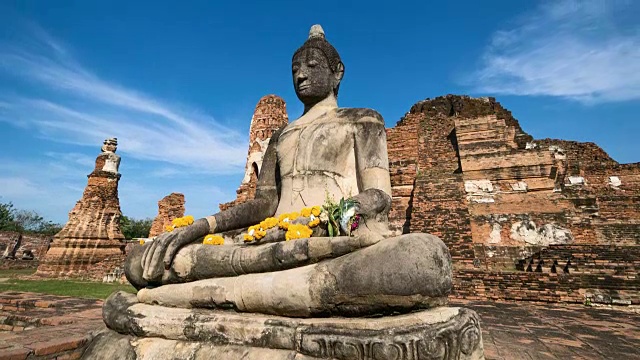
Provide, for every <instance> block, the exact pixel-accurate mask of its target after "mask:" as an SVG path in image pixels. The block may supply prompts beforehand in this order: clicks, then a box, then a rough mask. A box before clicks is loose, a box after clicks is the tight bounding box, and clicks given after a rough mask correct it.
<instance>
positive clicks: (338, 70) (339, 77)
mask: <svg viewBox="0 0 640 360" xmlns="http://www.w3.org/2000/svg"><path fill="white" fill-rule="evenodd" d="M333 76H335V77H336V80H338V82H340V81H341V80H342V77H343V76H344V64H343V63H342V61H341V62H339V63H338V65H336V68H335V70H334V72H333Z"/></svg>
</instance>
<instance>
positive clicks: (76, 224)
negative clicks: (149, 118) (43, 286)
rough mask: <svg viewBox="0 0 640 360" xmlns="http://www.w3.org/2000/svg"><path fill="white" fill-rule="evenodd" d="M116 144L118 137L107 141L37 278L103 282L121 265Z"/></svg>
mask: <svg viewBox="0 0 640 360" xmlns="http://www.w3.org/2000/svg"><path fill="white" fill-rule="evenodd" d="M117 144H118V143H117V140H116V139H115V138H112V139H107V140H105V141H104V145H103V146H102V153H101V154H100V155H98V157H97V158H96V167H95V169H94V170H93V172H92V173H91V174H89V175H88V178H89V181H88V184H87V187H86V188H85V190H84V193H83V194H82V199H80V201H78V202H77V203H76V206H75V207H74V208H73V209H72V210H71V212H69V221H68V222H67V224H66V225H65V226H64V228H63V229H62V230H61V231H60V232H59V233H57V234H56V235H55V236H54V239H53V242H52V243H51V247H50V248H49V251H48V252H47V254H46V256H45V257H44V259H43V260H42V262H41V263H40V266H38V271H37V272H36V274H37V275H40V276H45V277H77V278H91V279H93V278H96V279H101V278H102V276H103V275H104V274H105V273H107V272H109V271H111V270H113V268H115V267H118V266H121V265H122V262H123V260H124V245H125V244H124V235H123V234H122V232H121V231H120V217H121V216H122V212H121V211H120V201H119V200H118V181H119V180H120V174H119V173H118V167H119V165H120V156H118V155H116V154H115V151H116V148H117Z"/></svg>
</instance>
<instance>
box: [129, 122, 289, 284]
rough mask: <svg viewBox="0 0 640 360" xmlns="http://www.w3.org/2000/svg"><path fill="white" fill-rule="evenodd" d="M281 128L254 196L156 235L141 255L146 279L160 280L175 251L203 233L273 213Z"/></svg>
mask: <svg viewBox="0 0 640 360" xmlns="http://www.w3.org/2000/svg"><path fill="white" fill-rule="evenodd" d="M281 130H282V129H280V130H278V131H276V132H275V133H274V134H273V136H272V137H271V140H270V141H269V145H268V146H267V151H266V152H265V155H264V158H263V161H262V170H261V171H260V175H259V179H258V184H257V186H256V195H255V198H254V199H253V200H250V201H247V202H245V203H243V204H240V205H237V206H234V207H232V208H229V209H227V210H225V211H221V212H219V213H217V214H215V215H212V216H207V217H206V218H203V219H198V220H196V221H195V222H194V223H193V224H192V225H190V226H187V227H184V228H179V229H176V230H174V231H172V232H170V233H165V234H162V235H161V236H159V237H158V238H157V239H156V240H155V241H154V242H153V243H152V244H151V246H150V247H148V248H147V249H146V250H145V252H144V254H143V255H142V259H141V264H142V268H143V277H144V279H145V280H147V281H150V282H152V281H159V279H161V278H162V275H163V273H164V270H165V269H169V267H170V266H171V263H172V262H173V259H174V257H175V255H176V253H177V252H178V251H179V250H180V249H181V248H183V247H184V246H186V245H189V244H192V243H194V242H196V241H198V240H199V239H200V238H202V237H203V236H205V235H206V234H210V233H214V232H217V233H219V232H223V231H228V230H234V229H239V228H242V227H246V226H249V225H253V224H257V223H259V222H260V221H262V220H264V218H266V217H269V216H272V215H273V214H275V212H276V209H277V207H278V201H279V193H278V179H277V175H278V174H277V173H278V161H277V154H276V144H277V140H278V137H279V136H280V132H281Z"/></svg>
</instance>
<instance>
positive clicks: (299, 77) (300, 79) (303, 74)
mask: <svg viewBox="0 0 640 360" xmlns="http://www.w3.org/2000/svg"><path fill="white" fill-rule="evenodd" d="M305 80H307V73H306V72H304V71H299V72H298V73H297V74H296V81H297V82H298V84H301V83H302V82H303V81H305Z"/></svg>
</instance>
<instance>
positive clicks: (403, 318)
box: [84, 293, 484, 360]
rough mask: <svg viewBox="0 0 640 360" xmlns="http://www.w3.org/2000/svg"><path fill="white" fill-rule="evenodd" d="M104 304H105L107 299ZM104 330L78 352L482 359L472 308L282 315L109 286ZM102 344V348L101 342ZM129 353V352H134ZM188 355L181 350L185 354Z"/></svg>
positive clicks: (93, 357)
mask: <svg viewBox="0 0 640 360" xmlns="http://www.w3.org/2000/svg"><path fill="white" fill-rule="evenodd" d="M107 304H110V306H107ZM104 319H105V322H106V323H107V325H108V326H109V327H110V328H111V329H113V330H115V331H117V332H119V333H121V334H124V335H119V334H116V333H115V332H108V333H105V334H103V335H102V336H101V337H98V338H97V340H96V342H98V343H96V344H92V345H91V347H90V348H89V350H88V351H87V352H86V353H85V357H84V358H85V359H91V360H96V359H102V358H101V357H99V356H100V354H101V353H104V352H107V351H113V350H110V349H112V346H110V345H113V344H116V343H118V344H119V348H122V344H123V343H124V342H127V343H128V345H127V347H126V348H127V350H122V351H127V352H128V353H129V354H131V356H130V357H124V355H122V357H121V358H131V359H134V358H135V359H138V360H145V359H157V360H164V359H176V358H190V359H192V358H195V359H203V360H205V359H239V358H242V359H265V360H268V359H298V360H303V359H345V360H346V359H349V360H352V359H362V360H364V359H381V360H382V359H403V360H404V359H406V360H408V359H412V360H421V359H447V360H450V359H461V360H470V359H473V360H476V359H484V355H483V345H482V333H481V331H480V322H479V318H478V315H477V314H476V313H475V312H474V311H472V310H469V309H465V308H453V307H437V308H433V309H428V310H423V311H420V312H413V313H410V314H404V315H396V316H384V317H379V318H310V319H299V318H288V317H279V316H269V315H259V314H248V313H237V312H235V311H225V310H205V309H176V308H166V307H162V306H157V305H148V304H141V303H138V302H137V300H136V298H135V296H134V295H131V294H126V293H116V294H114V295H112V296H111V297H110V298H109V299H107V303H106V304H105V308H104ZM101 349H102V350H101ZM134 355H135V356H134ZM187 355H188V356H187Z"/></svg>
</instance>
